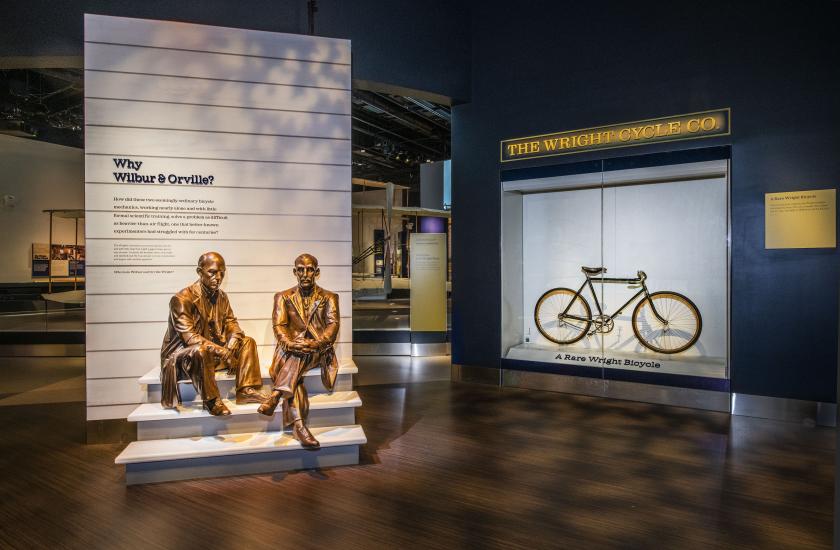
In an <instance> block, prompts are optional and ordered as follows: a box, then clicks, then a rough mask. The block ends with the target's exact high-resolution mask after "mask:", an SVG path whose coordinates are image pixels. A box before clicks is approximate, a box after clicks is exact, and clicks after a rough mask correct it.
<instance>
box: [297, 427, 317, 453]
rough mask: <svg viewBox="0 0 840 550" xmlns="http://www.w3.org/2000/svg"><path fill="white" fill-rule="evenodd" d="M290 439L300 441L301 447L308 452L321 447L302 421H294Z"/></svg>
mask: <svg viewBox="0 0 840 550" xmlns="http://www.w3.org/2000/svg"><path fill="white" fill-rule="evenodd" d="M292 437H294V438H295V439H297V440H298V441H300V444H301V446H302V447H304V448H306V449H310V450H313V451H314V450H316V449H319V448H320V447H321V444H320V443H318V440H317V439H315V436H313V435H312V432H310V431H309V429H308V428H307V427H306V426H305V425H304V423H303V421H302V420H296V421H295V423H294V425H293V426H292Z"/></svg>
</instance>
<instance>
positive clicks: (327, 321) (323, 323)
mask: <svg viewBox="0 0 840 550" xmlns="http://www.w3.org/2000/svg"><path fill="white" fill-rule="evenodd" d="M272 319H273V322H274V323H273V324H274V336H275V338H276V339H277V349H276V350H275V353H274V361H273V362H272V365H271V373H272V377H273V376H274V374H273V373H277V372H279V371H280V369H281V368H282V367H283V364H284V363H285V362H287V361H301V362H304V363H306V364H304V365H302V368H301V369H300V372H301V374H303V372H305V371H307V370H309V369H311V368H314V367H316V366H320V367H321V380H322V382H323V383H324V387H325V388H327V389H328V390H330V391H332V388H333V386H334V384H335V378H336V376H337V375H338V360H337V359H336V357H335V351H334V350H333V344H334V343H335V339H336V338H337V337H338V328H339V323H340V314H339V311H338V294H336V293H334V292H330V291H329V290H324V289H323V288H321V287H318V286H316V287H315V288H314V289H313V290H312V300H311V302H310V307H309V311H304V310H303V298H302V297H301V295H300V291H299V290H298V287H293V288H290V289H287V290H284V291H282V292H278V293H277V294H275V295H274V314H273V315H272ZM299 336H305V337H307V338H313V339H314V340H316V341H317V342H318V352H316V353H314V354H312V355H309V356H299V355H296V354H293V353H290V352H288V345H289V344H290V343H292V342H293V341H295V340H296V339H297V338H298V337H299Z"/></svg>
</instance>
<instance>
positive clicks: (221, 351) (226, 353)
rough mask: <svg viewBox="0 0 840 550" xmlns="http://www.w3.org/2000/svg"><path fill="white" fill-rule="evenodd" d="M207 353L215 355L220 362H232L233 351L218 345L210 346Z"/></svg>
mask: <svg viewBox="0 0 840 550" xmlns="http://www.w3.org/2000/svg"><path fill="white" fill-rule="evenodd" d="M207 351H210V352H211V353H213V354H215V355H216V357H218V358H219V359H220V360H222V361H224V362H225V363H227V362H229V361H230V358H231V356H232V355H233V354H232V353H231V351H230V350H229V349H227V348H223V347H222V346H220V345H218V344H208V346H207Z"/></svg>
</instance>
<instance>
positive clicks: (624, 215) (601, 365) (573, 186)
mask: <svg viewBox="0 0 840 550" xmlns="http://www.w3.org/2000/svg"><path fill="white" fill-rule="evenodd" d="M637 164H638V163H637ZM628 166H629V167H628ZM728 167H729V161H728V160H727V159H722V160H706V161H701V162H691V163H678V164H664V165H657V166H643V167H634V166H633V163H628V162H624V163H621V162H605V161H597V162H589V163H585V164H583V163H579V164H578V165H576V166H570V165H561V166H558V167H554V169H553V168H552V167H542V168H540V169H538V170H534V169H532V170H511V171H507V172H503V173H502V178H501V179H502V247H501V254H502V258H501V259H502V315H501V316H502V349H501V354H502V358H503V361H502V363H503V367H506V368H515V369H519V370H539V371H542V372H556V373H560V374H562V373H571V374H574V375H576V376H591V377H594V378H614V379H620V380H633V381H641V382H653V383H661V384H666V385H675V386H681V385H685V386H688V387H702V388H711V389H722V388H725V387H726V384H720V383H716V381H725V380H727V379H728V377H729V370H728V356H729V351H728V350H729V330H728V327H729V307H728V306H729V299H728V297H729V290H728V289H729V249H728V240H729V214H728V212H729V207H728V196H729V185H728V181H729V180H728ZM593 168H594V170H593ZM631 373H637V374H631Z"/></svg>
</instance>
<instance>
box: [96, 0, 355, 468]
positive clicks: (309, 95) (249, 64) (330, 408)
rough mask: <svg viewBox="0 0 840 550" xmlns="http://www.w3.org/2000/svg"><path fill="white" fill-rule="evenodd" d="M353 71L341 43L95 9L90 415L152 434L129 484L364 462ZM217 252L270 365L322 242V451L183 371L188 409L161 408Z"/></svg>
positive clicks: (312, 386) (239, 309) (136, 455)
mask: <svg viewBox="0 0 840 550" xmlns="http://www.w3.org/2000/svg"><path fill="white" fill-rule="evenodd" d="M350 78H351V74H350V43H349V41H346V40H337V39H330V38H322V37H314V36H300V35H290V34H280V33H270V32H262V31H250V30H243V29H230V28H222V27H209V26H203V25H192V24H185V23H175V22H167V21H150V20H142V19H127V18H121V17H107V16H98V15H86V16H85V213H86V217H87V224H86V227H85V229H86V244H87V245H88V250H87V260H88V266H87V295H88V301H87V339H86V343H87V349H86V355H87V405H88V408H87V418H88V420H102V419H118V418H128V420H129V421H132V422H137V424H138V436H139V438H140V439H141V441H138V442H135V443H132V444H130V445H129V446H128V448H127V449H126V450H125V451H124V452H123V453H122V454H121V455H120V456H119V458H118V459H117V463H119V464H125V465H126V481H127V482H128V483H145V482H153V481H164V480H169V479H187V478H193V477H204V476H215V475H231V474H237V473H252V472H267V471H279V470H287V469H292V468H301V467H319V466H326V465H329V466H335V465H339V464H351V463H356V462H357V461H358V446H359V445H360V444H363V443H364V442H365V437H364V432H363V431H362V429H361V427H359V426H355V425H354V422H355V408H356V407H358V406H360V405H361V401H360V399H359V397H358V395H357V394H356V393H355V392H353V391H352V374H353V373H354V372H356V367H355V365H353V362H352V359H351V358H352V333H353V319H352V304H351V293H352V282H351V281H352V275H351V270H352V268H351V206H350V203H351V199H350V192H351V160H350V159H351V147H350V137H351V136H350V134H351V124H350V112H351V80H350ZM210 250H213V251H217V252H219V253H221V254H222V256H223V257H224V258H225V260H226V263H227V277H226V279H225V282H224V285H223V287H222V288H223V290H224V291H225V292H226V293H227V294H228V296H229V298H230V302H231V305H232V307H233V310H234V312H235V313H236V315H237V316H238V318H239V322H240V325H241V326H242V328H243V330H244V331H245V332H246V334H247V335H248V336H251V337H253V338H254V339H255V340H256V343H257V349H258V353H259V356H260V363H261V364H262V365H263V367H264V368H265V367H267V365H269V364H270V362H271V358H272V354H273V351H274V343H275V342H274V334H273V330H272V326H271V314H272V307H273V295H274V293H275V292H278V291H280V290H283V289H286V288H289V287H291V286H293V285H294V284H295V283H296V281H295V278H294V276H293V274H292V264H293V261H294V258H295V257H297V256H298V255H299V254H301V253H303V252H308V253H310V254H313V255H314V256H316V257H317V258H318V260H319V263H320V265H321V268H322V273H323V275H322V277H321V278H320V279H319V284H321V285H322V286H323V287H324V288H326V289H329V290H331V291H333V292H337V293H338V295H339V304H340V307H339V309H340V311H341V330H340V332H339V336H338V339H337V344H336V354H337V356H338V357H339V360H340V361H341V363H342V367H341V371H340V374H339V381H338V383H337V387H336V392H335V393H334V394H332V395H327V394H323V387H321V385H320V381H318V376H316V375H317V374H318V373H312V374H313V376H308V377H307V378H306V383H307V387H308V388H309V391H310V392H311V393H312V394H313V397H312V403H311V411H312V416H311V421H312V423H313V426H318V427H317V428H315V432H316V434H320V436H319V438H320V440H321V444H322V447H323V448H322V449H320V450H318V451H303V450H301V448H300V446H299V445H298V444H297V443H296V442H295V441H293V440H292V439H291V437H290V436H289V435H288V434H284V433H283V432H282V430H281V429H280V426H279V424H278V420H277V419H273V420H269V419H266V418H262V417H260V416H259V415H258V414H256V410H255V409H256V407H254V406H236V405H230V407H231V410H232V412H233V414H232V415H231V416H229V417H225V418H215V417H211V416H210V415H208V414H207V413H206V412H204V411H202V410H201V409H200V407H199V406H198V405H197V403H194V402H192V400H193V399H194V398H195V395H194V393H195V392H194V391H192V388H191V387H190V385H189V384H184V385H183V387H182V389H183V390H184V396H185V398H186V399H187V401H186V402H185V404H186V407H185V408H184V409H183V410H181V411H178V412H176V411H164V410H162V409H161V408H160V405H159V404H158V403H159V398H160V388H159V381H157V380H156V378H157V374H156V373H157V369H158V367H159V365H160V346H161V341H162V339H163V335H164V333H165V331H166V319H167V316H168V303H169V299H170V298H171V296H172V295H173V294H174V293H176V292H177V291H179V290H180V289H182V288H184V287H186V286H188V285H190V284H191V283H192V282H193V281H194V280H195V279H196V274H195V266H196V262H197V259H198V257H199V256H200V255H201V254H202V253H204V252H206V251H210ZM263 374H264V380H263V382H264V383H266V384H267V383H268V380H267V378H265V376H266V373H265V372H264V373H263ZM219 384H220V386H221V388H220V389H222V391H223V392H224V393H225V394H226V395H229V394H231V392H232V387H231V386H232V381H231V380H230V379H229V377H226V376H224V375H220V376H219ZM278 414H279V413H278Z"/></svg>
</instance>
